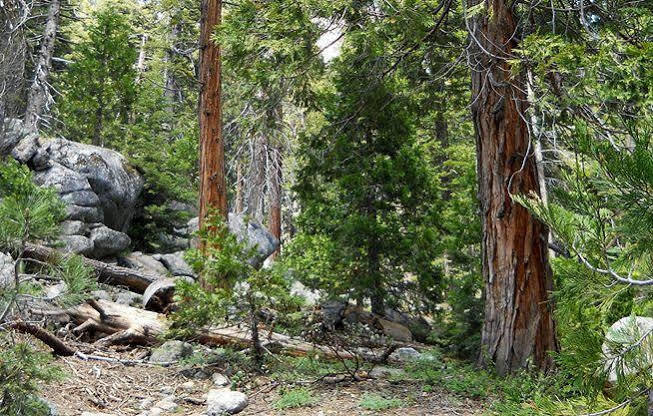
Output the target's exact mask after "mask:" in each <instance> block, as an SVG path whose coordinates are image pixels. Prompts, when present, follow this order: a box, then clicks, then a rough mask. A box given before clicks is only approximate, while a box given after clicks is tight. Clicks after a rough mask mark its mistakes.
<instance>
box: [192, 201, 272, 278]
mask: <svg viewBox="0 0 653 416" xmlns="http://www.w3.org/2000/svg"><path fill="white" fill-rule="evenodd" d="M187 226H188V233H189V234H192V233H194V232H196V231H197V230H198V229H199V219H198V218H192V219H191V220H190V221H188V224H187ZM228 227H229V232H230V233H232V234H234V235H235V236H236V239H237V240H238V241H239V242H243V241H245V242H246V246H247V247H248V248H256V250H255V254H254V256H253V257H252V258H250V259H249V263H250V264H251V265H252V266H253V267H255V268H257V269H258V268H260V267H261V266H262V265H263V262H264V261H265V259H267V258H268V257H269V256H270V254H272V253H274V251H275V250H276V249H277V248H279V241H278V240H277V239H276V238H274V236H273V235H272V234H270V233H269V232H268V231H267V230H266V229H265V228H263V227H262V226H261V225H260V224H257V223H255V222H253V221H250V222H245V216H244V215H243V214H234V213H232V212H230V213H229V224H228ZM191 245H193V242H192V241H191Z"/></svg>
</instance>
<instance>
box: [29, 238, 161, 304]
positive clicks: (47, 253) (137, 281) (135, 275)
mask: <svg viewBox="0 0 653 416" xmlns="http://www.w3.org/2000/svg"><path fill="white" fill-rule="evenodd" d="M66 255H67V254H65V253H62V252H61V251H59V250H56V249H53V248H50V247H45V246H41V245H37V244H27V246H26V247H25V252H24V254H23V256H24V257H27V258H31V259H35V260H38V261H42V262H47V263H51V262H54V261H55V260H56V259H58V258H61V256H66ZM81 257H82V259H83V261H84V265H85V266H86V267H89V268H90V269H92V270H93V271H94V272H95V275H96V276H97V279H98V281H99V282H100V283H106V284H110V285H113V286H124V287H126V288H128V289H129V290H131V291H132V292H137V293H141V294H142V293H143V292H145V289H147V287H148V286H149V285H150V284H152V283H153V282H155V281H157V280H160V279H163V278H165V277H166V276H161V275H158V274H154V273H148V272H144V271H140V270H135V269H128V268H127V267H121V266H116V265H113V264H107V263H104V262H101V261H99V260H93V259H89V258H86V257H83V256H81Z"/></svg>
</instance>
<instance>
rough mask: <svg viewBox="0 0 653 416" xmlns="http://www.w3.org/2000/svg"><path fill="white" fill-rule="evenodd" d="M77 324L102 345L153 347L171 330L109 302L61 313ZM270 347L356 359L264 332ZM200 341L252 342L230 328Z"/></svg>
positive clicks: (159, 317)
mask: <svg viewBox="0 0 653 416" xmlns="http://www.w3.org/2000/svg"><path fill="white" fill-rule="evenodd" d="M62 313H65V314H67V315H68V316H70V318H71V319H72V320H73V321H74V322H75V323H76V324H77V325H78V326H77V328H75V329H74V331H75V332H83V331H87V330H94V331H97V332H100V333H104V334H106V335H107V336H106V337H105V338H102V339H100V340H98V341H97V342H98V343H100V344H101V345H110V344H116V343H130V344H154V343H156V342H157V341H158V340H159V336H160V335H162V334H163V333H164V332H165V331H166V330H167V329H168V327H169V322H168V320H167V319H166V316H165V315H163V314H160V313H157V312H152V311H146V310H143V309H138V308H134V307H131V306H127V305H121V304H118V303H115V302H110V301H106V300H97V301H96V300H89V301H88V302H87V303H85V304H82V305H80V306H78V307H75V308H72V309H69V310H66V311H62ZM264 336H265V342H264V343H263V345H264V346H265V345H267V344H271V343H273V344H277V345H280V346H281V347H282V348H283V349H284V350H285V352H286V353H287V354H290V355H295V356H303V355H307V354H315V353H319V354H323V355H325V356H327V357H332V358H346V359H348V358H353V356H352V354H350V353H348V352H345V351H335V350H333V349H331V348H329V347H326V346H321V345H313V344H311V343H308V342H305V341H302V340H298V339H294V338H291V337H289V336H287V335H283V334H279V333H276V332H272V333H271V334H268V333H267V331H265V332H264ZM198 340H199V342H201V343H203V344H206V345H241V346H248V345H249V344H250V343H251V332H250V330H249V328H247V327H245V326H242V327H238V326H229V327H224V328H223V327H220V328H217V327H215V328H213V327H211V328H205V329H203V330H202V331H201V332H200V333H199V334H198Z"/></svg>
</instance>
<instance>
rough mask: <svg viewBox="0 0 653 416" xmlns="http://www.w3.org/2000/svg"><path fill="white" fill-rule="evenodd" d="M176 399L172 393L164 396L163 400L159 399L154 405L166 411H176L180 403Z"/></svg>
mask: <svg viewBox="0 0 653 416" xmlns="http://www.w3.org/2000/svg"><path fill="white" fill-rule="evenodd" d="M175 400H176V398H175V396H174V395H170V396H167V397H165V398H163V400H159V401H158V402H156V404H155V405H154V407H156V408H159V409H161V410H165V411H166V412H176V411H177V409H179V405H178V404H177V403H175Z"/></svg>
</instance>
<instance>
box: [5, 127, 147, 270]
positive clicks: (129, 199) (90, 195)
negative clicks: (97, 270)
mask: <svg viewBox="0 0 653 416" xmlns="http://www.w3.org/2000/svg"><path fill="white" fill-rule="evenodd" d="M6 126H7V129H6V132H5V135H4V137H2V138H0V156H11V157H13V158H14V159H15V160H17V161H18V162H20V163H22V164H25V165H27V166H28V167H29V168H30V169H31V170H32V171H33V173H34V181H35V182H36V183H37V184H39V185H42V186H48V187H52V188H54V189H55V190H56V191H57V192H58V193H59V196H60V197H61V200H62V201H63V202H64V203H65V205H66V221H65V222H64V223H63V224H62V236H61V242H62V243H63V244H64V246H65V249H66V250H67V251H70V252H74V253H78V254H82V255H85V256H88V257H94V258H104V257H108V256H113V255H116V254H118V253H121V252H122V251H124V250H126V249H127V248H128V247H129V246H130V244H131V240H130V238H129V236H128V235H127V234H126V232H127V229H128V227H129V223H130V221H131V219H132V217H133V215H134V212H135V211H136V206H137V203H138V198H139V196H140V194H141V191H142V189H143V184H144V181H143V178H142V176H141V175H140V174H139V173H138V172H137V171H136V169H135V168H134V167H132V166H131V165H130V164H129V163H128V162H127V160H126V159H125V157H124V156H122V155H121V154H119V153H117V152H114V151H112V150H109V149H104V148H101V147H97V146H91V145H87V144H82V143H76V142H72V141H69V140H66V139H63V138H48V137H43V136H40V135H39V134H37V133H34V132H31V131H29V130H28V129H26V128H24V127H23V125H22V122H21V121H20V120H14V119H11V120H7V121H6Z"/></svg>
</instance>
